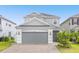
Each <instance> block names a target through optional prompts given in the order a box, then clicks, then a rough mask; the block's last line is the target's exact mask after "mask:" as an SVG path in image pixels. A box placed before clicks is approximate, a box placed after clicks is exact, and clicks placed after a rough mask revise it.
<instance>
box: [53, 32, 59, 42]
mask: <svg viewBox="0 0 79 59" xmlns="http://www.w3.org/2000/svg"><path fill="white" fill-rule="evenodd" d="M58 32H59V31H53V42H56V41H57V33H58Z"/></svg>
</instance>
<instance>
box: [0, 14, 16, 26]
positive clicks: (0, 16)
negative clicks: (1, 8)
mask: <svg viewBox="0 0 79 59" xmlns="http://www.w3.org/2000/svg"><path fill="white" fill-rule="evenodd" d="M0 18H1V19H4V20H6V21H8V22H11V23H13V24H15V25H16V23H14V22H12V21H10V20H8V19H6V18H4V17H3V16H2V15H0Z"/></svg>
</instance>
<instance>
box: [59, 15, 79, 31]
mask: <svg viewBox="0 0 79 59" xmlns="http://www.w3.org/2000/svg"><path fill="white" fill-rule="evenodd" d="M60 26H61V28H62V29H63V30H65V31H79V14H76V15H74V16H71V17H69V18H68V19H67V20H65V21H64V22H62V23H61V24H60Z"/></svg>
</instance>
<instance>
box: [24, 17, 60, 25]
mask: <svg viewBox="0 0 79 59" xmlns="http://www.w3.org/2000/svg"><path fill="white" fill-rule="evenodd" d="M33 19H34V20H33ZM35 19H37V20H40V21H44V22H46V23H48V24H49V25H55V26H59V19H58V18H51V19H43V18H36V17H34V18H26V19H25V24H26V25H44V24H43V23H41V22H39V23H40V24H39V23H38V22H36V20H35ZM31 20H32V21H31ZM29 21H31V22H30V23H28V22H29ZM54 22H56V24H54Z"/></svg>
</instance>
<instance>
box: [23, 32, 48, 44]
mask: <svg viewBox="0 0 79 59" xmlns="http://www.w3.org/2000/svg"><path fill="white" fill-rule="evenodd" d="M22 43H23V44H46V43H48V33H47V32H23V33H22Z"/></svg>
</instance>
